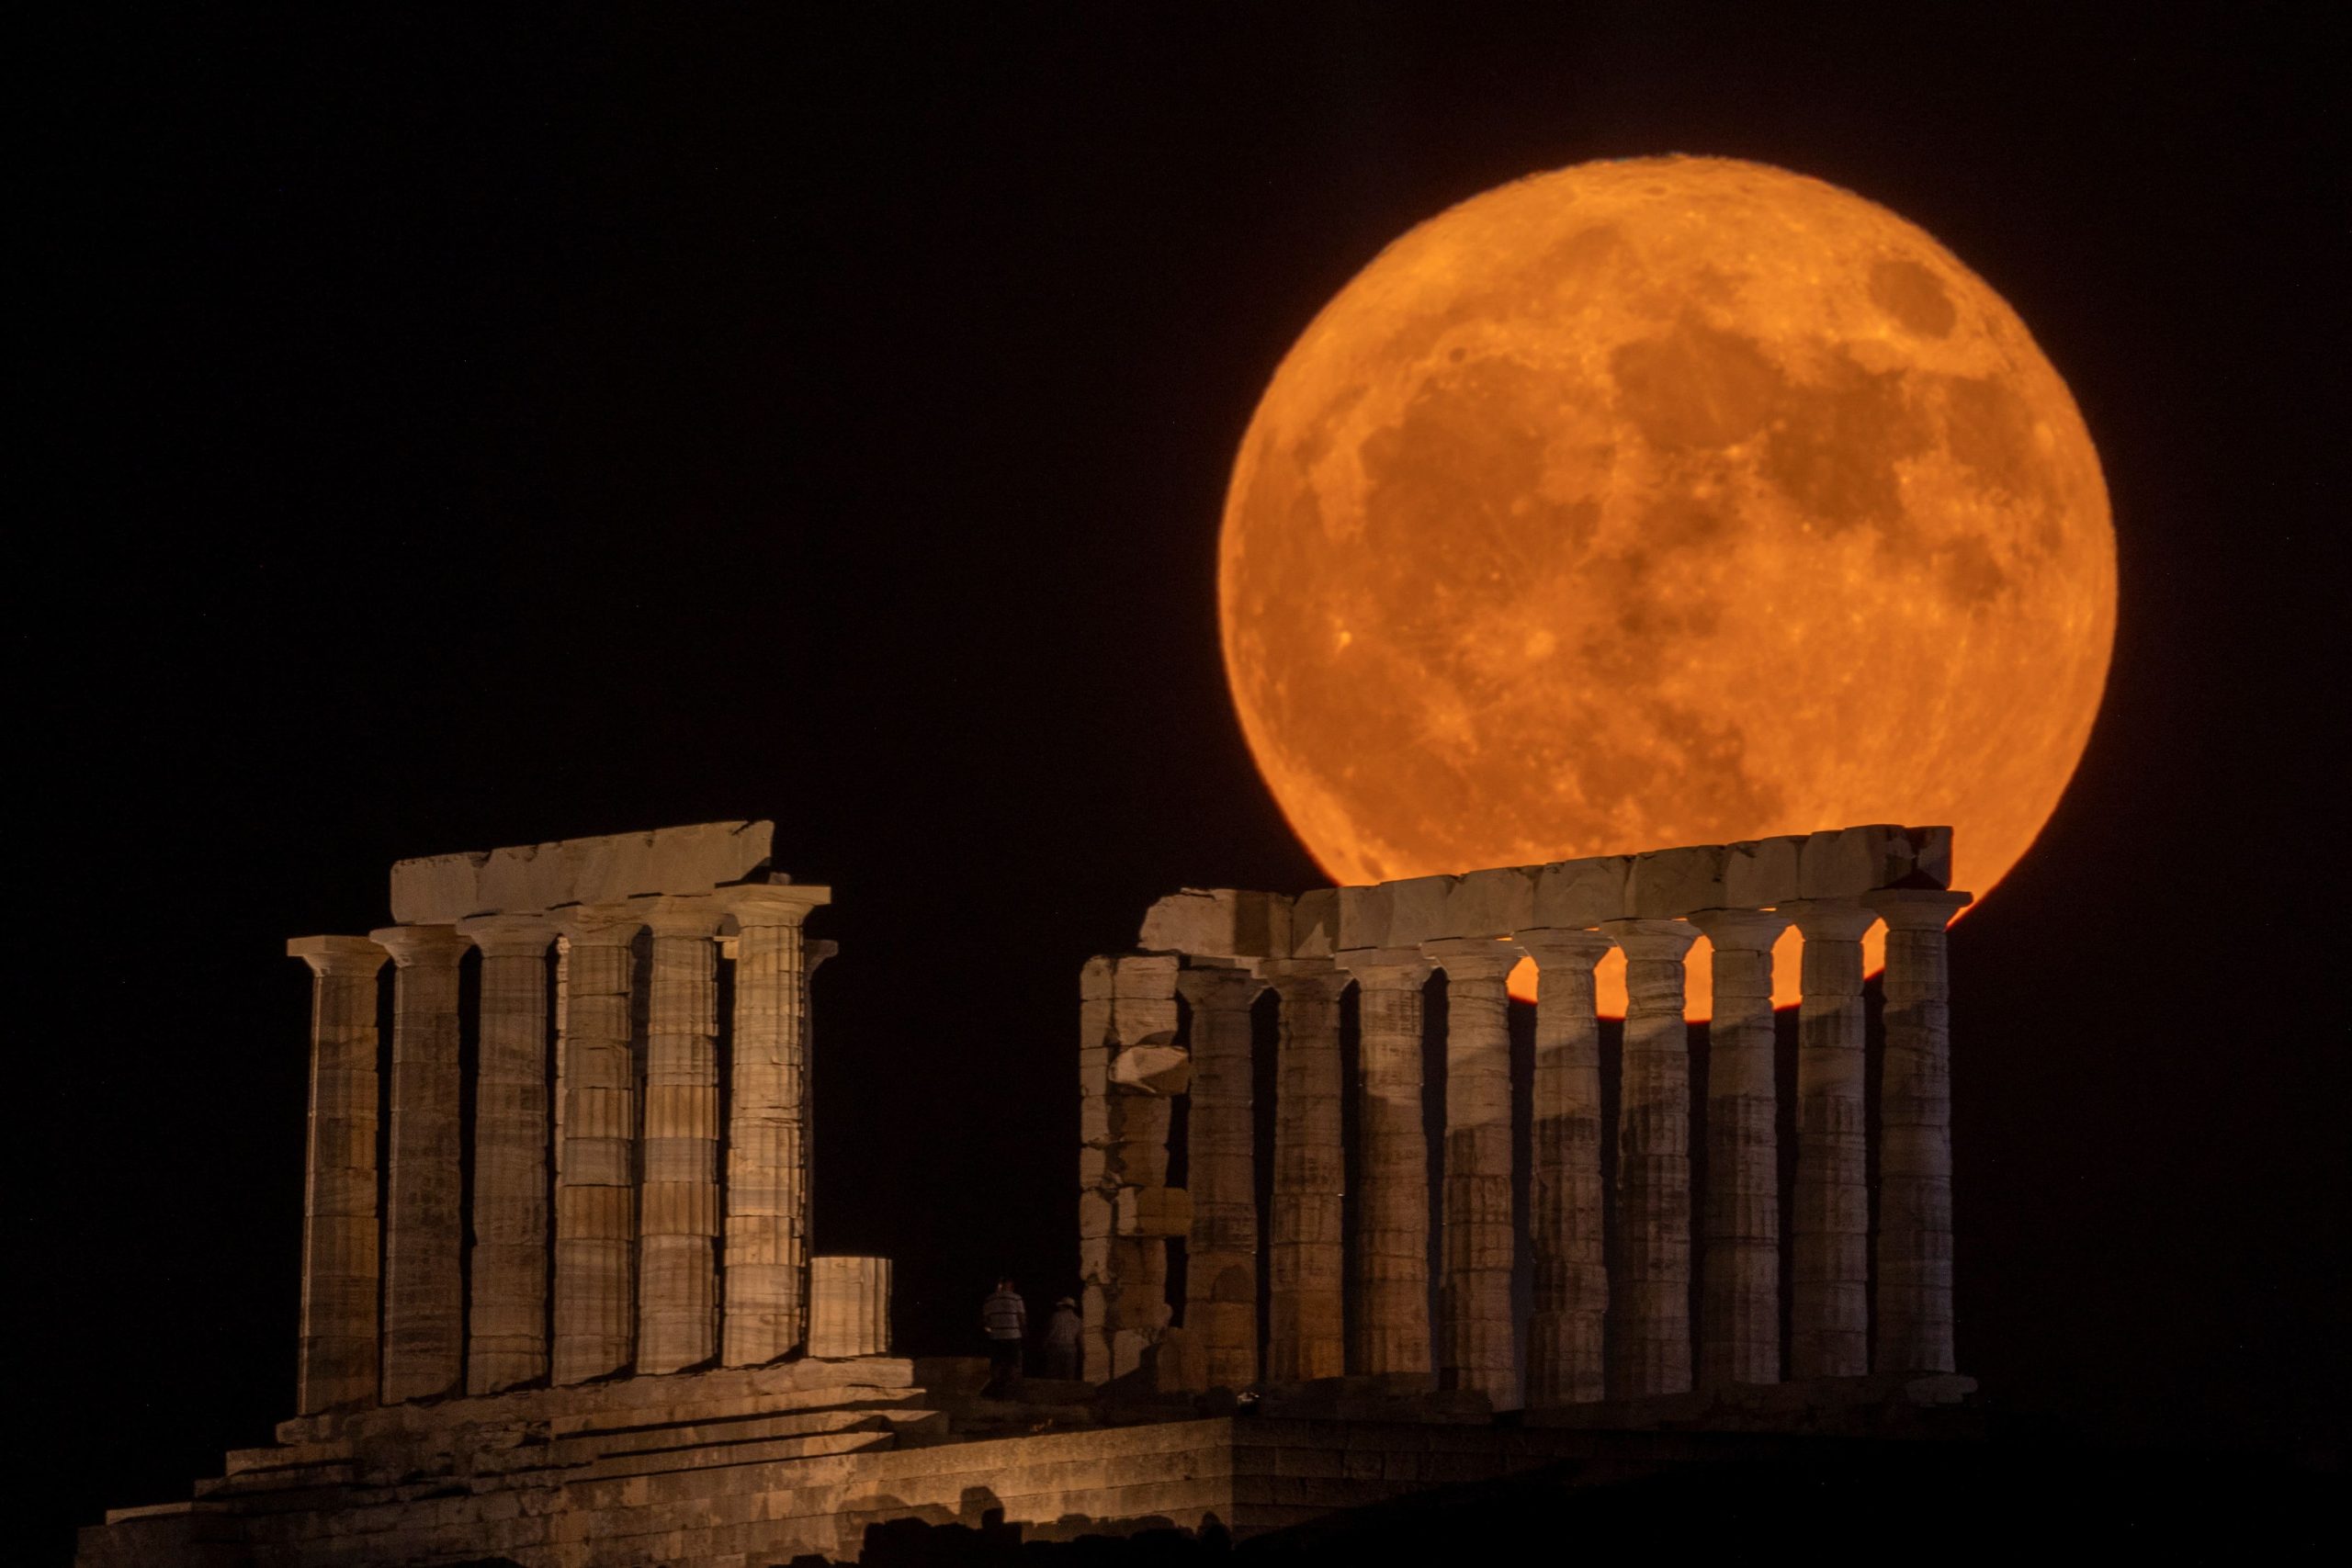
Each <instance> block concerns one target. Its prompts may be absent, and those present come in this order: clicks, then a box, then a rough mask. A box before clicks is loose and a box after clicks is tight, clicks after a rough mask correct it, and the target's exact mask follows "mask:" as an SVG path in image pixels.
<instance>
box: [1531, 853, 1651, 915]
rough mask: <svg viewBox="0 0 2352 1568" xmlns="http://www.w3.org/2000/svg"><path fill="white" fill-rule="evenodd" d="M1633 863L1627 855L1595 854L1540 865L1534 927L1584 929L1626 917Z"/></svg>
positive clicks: (1536, 886)
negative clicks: (1626, 899) (1628, 883)
mask: <svg viewBox="0 0 2352 1568" xmlns="http://www.w3.org/2000/svg"><path fill="white" fill-rule="evenodd" d="M1632 873H1633V859H1632V857H1631V856H1628V855H1595V856H1593V857H1591V858H1590V859H1588V860H1566V861H1556V862H1555V863H1552V864H1550V865H1546V866H1543V867H1541V868H1539V869H1538V872H1537V874H1536V879H1535V919H1534V925H1535V927H1536V928H1538V929H1550V928H1555V927H1562V928H1568V929H1581V928H1583V927H1586V926H1597V925H1599V924H1600V922H1601V921H1603V920H1619V919H1624V918H1625V884H1626V882H1627V880H1628V878H1629V877H1630V876H1631V875H1632Z"/></svg>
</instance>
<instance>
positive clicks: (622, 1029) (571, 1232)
mask: <svg viewBox="0 0 2352 1568" xmlns="http://www.w3.org/2000/svg"><path fill="white" fill-rule="evenodd" d="M643 924H644V920H643V917H642V916H641V915H639V913H638V912H636V911H634V910H631V909H628V908H626V907H622V906H588V907H583V908H574V909H568V910H560V911H558V929H559V930H560V931H562V933H563V936H564V939H565V942H564V954H563V996H564V1026H563V1051H564V1066H563V1094H564V1110H563V1153H562V1157H561V1159H560V1162H559V1164H558V1166H557V1172H558V1175H557V1179H556V1190H555V1348H554V1354H553V1376H554V1381H555V1382H559V1383H576V1382H588V1381H589V1380H590V1379H592V1378H601V1377H609V1376H612V1375H613V1374H614V1373H616V1372H620V1371H626V1370H627V1369H628V1364H629V1357H630V1351H631V1348H632V1347H633V1345H634V1343H635V1328H636V1319H635V1307H636V1300H637V1294H636V1282H637V1269H636V1262H637V1064H636V1061H635V1060H634V1057H633V1055H632V1053H631V1050H630V1044H629V1040H630V1034H631V1032H632V1031H631V1026H630V1019H629V994H630V991H631V989H632V987H634V984H635V977H636V967H637V965H636V956H635V954H634V953H633V952H632V950H631V949H632V944H633V943H634V942H636V940H637V933H638V931H639V928H640V927H641V926H642V925H643Z"/></svg>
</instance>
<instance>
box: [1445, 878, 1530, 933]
mask: <svg viewBox="0 0 2352 1568" xmlns="http://www.w3.org/2000/svg"><path fill="white" fill-rule="evenodd" d="M1542 870H1543V868H1542V867H1541V866H1533V865H1506V866H1498V867H1496V868H1494V869H1493V870H1490V871H1474V872H1471V873H1469V874H1467V875H1464V876H1460V877H1456V878H1455V879H1454V884H1453V894H1452V895H1451V896H1450V897H1448V898H1447V899H1446V901H1445V917H1446V923H1447V925H1449V926H1450V927H1451V928H1452V929H1451V930H1450V931H1448V932H1447V933H1446V934H1447V935H1449V936H1467V937H1494V936H1509V935H1510V933H1511V932H1513V931H1525V930H1526V929H1528V928H1529V927H1531V926H1532V925H1533V924H1534V923H1535V883H1536V879H1537V876H1538V874H1540V873H1541V872H1542Z"/></svg>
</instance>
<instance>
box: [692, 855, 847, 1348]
mask: <svg viewBox="0 0 2352 1568" xmlns="http://www.w3.org/2000/svg"><path fill="white" fill-rule="evenodd" d="M721 897H722V898H723V899H724V901H725V905H726V908H727V911H728V913H729V914H730V915H732V916H733V917H734V918H735V922H736V926H737V935H736V938H735V1030H734V1059H733V1062H732V1065H731V1076H730V1077H729V1083H728V1096H729V1104H728V1122H727V1243H726V1269H725V1273H724V1280H725V1286H724V1290H725V1297H726V1312H725V1314H723V1316H722V1317H721V1319H720V1323H721V1328H722V1333H723V1336H724V1342H723V1344H722V1347H721V1349H720V1354H719V1359H721V1360H722V1361H724V1362H725V1363H726V1364H727V1365H729V1366H730V1367H755V1366H758V1365H760V1364H761V1363H762V1362H763V1361H773V1360H775V1359H776V1358H777V1357H779V1356H782V1355H785V1354H786V1353H788V1352H789V1351H791V1350H792V1349H794V1348H796V1347H797V1346H799V1345H800V1344H801V1343H802V1342H803V1341H804V1340H805V1339H806V1337H807V1336H808V1319H809V1292H808V1288H807V1280H808V1273H809V1142H808V1130H809V1110H808V1105H807V1102H806V1099H805V1089H804V1085H805V1084H806V1082H807V1073H808V1057H809V1012H808V1008H807V1005H806V999H805V998H806V996H807V990H806V986H807V977H806V971H807V955H806V952H805V949H804V947H803V944H802V940H801V922H802V921H804V920H806V919H808V917H809V910H810V909H813V908H817V907H818V906H819V905H821V904H824V903H826V902H828V901H829V900H830V898H831V890H830V889H827V888H823V887H801V886H793V885H790V884H784V883H770V884H764V885H754V886H746V887H734V888H729V889H728V890H727V891H726V892H725V893H723V894H722V895H721Z"/></svg>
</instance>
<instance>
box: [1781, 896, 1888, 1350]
mask: <svg viewBox="0 0 2352 1568" xmlns="http://www.w3.org/2000/svg"><path fill="white" fill-rule="evenodd" d="M1782 908H1783V909H1784V910H1786V912H1788V913H1789V914H1791V915H1793V916H1794V917H1795V919H1796V923H1797V930H1798V931H1801V932H1803V933H1804V979H1803V981H1802V984H1801V993H1800V998H1799V1003H1798V1010H1797V1187H1796V1201H1795V1206H1794V1213H1793V1215H1792V1231H1793V1233H1794V1238H1795V1246H1794V1249H1793V1252H1792V1263H1791V1270H1790V1272H1791V1278H1790V1287H1791V1301H1792V1308H1791V1312H1790V1314H1789V1375H1790V1376H1792V1377H1794V1378H1799V1379H1804V1378H1854V1377H1860V1376H1861V1375H1862V1374H1863V1373H1864V1372H1865V1371H1869V1368H1870V1352H1869V1338H1870V1303H1869V1301H1868V1299H1867V1296H1868V1292H1869V1289H1870V1275H1869V1268H1870V1259H1869V1256H1868V1253H1867V1251H1866V1248H1867V1247H1868V1246H1869V1242H1870V1193H1869V1190H1868V1189H1867V1188H1866V1187H1865V1185H1864V1177H1865V1168H1864V1160H1865V1158H1866V1157H1867V1151H1866V1148H1865V1145H1864V1140H1865V1132H1864V1127H1863V1121H1862V933H1863V932H1864V931H1869V930H1870V929H1871V926H1872V925H1873V924H1875V923H1876V922H1877V920H1878V916H1877V915H1876V914H1874V913H1872V912H1871V910H1869V909H1865V908H1861V907H1860V905H1858V904H1849V903H1845V902H1842V901H1838V900H1828V899H1812V900H1807V901H1804V902H1802V903H1796V904H1789V905H1784V906H1782Z"/></svg>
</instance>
